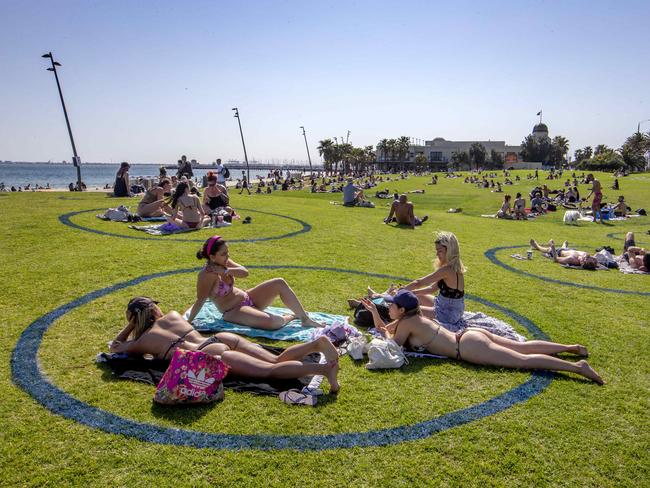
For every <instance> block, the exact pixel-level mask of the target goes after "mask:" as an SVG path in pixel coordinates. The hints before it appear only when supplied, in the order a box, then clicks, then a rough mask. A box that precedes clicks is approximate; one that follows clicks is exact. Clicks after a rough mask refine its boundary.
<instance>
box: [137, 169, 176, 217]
mask: <svg viewBox="0 0 650 488" xmlns="http://www.w3.org/2000/svg"><path fill="white" fill-rule="evenodd" d="M171 191H172V182H171V181H170V180H169V179H167V178H163V179H162V180H160V182H159V183H158V185H156V186H155V187H153V188H151V189H149V190H147V191H146V193H145V194H144V197H142V200H141V201H140V203H139V204H138V215H139V216H140V217H162V216H163V215H164V213H163V209H165V210H167V211H168V212H171V211H172V209H171V208H170V207H169V206H168V205H167V204H166V203H165V196H166V194H167V195H168V194H169V193H171Z"/></svg>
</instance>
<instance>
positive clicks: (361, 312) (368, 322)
mask: <svg viewBox="0 0 650 488" xmlns="http://www.w3.org/2000/svg"><path fill="white" fill-rule="evenodd" d="M376 305H377V311H378V312H379V316H380V317H381V318H382V320H383V321H384V323H388V322H390V314H389V313H388V307H387V306H386V305H385V304H383V303H379V304H376ZM354 325H356V326H357V327H367V328H370V327H374V326H375V321H374V320H373V318H372V313H370V311H369V310H366V308H365V307H364V306H363V304H362V303H360V304H359V305H357V308H355V309H354Z"/></svg>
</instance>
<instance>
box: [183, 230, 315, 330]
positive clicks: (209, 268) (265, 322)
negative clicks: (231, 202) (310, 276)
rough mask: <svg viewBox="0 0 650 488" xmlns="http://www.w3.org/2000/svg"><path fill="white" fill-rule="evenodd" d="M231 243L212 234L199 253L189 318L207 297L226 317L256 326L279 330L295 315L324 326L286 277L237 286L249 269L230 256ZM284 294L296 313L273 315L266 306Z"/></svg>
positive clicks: (257, 327)
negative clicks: (200, 262)
mask: <svg viewBox="0 0 650 488" xmlns="http://www.w3.org/2000/svg"><path fill="white" fill-rule="evenodd" d="M228 251H229V250H228V244H227V243H226V241H224V240H223V239H221V237H219V236H213V237H210V238H209V239H208V240H207V241H205V244H203V246H202V247H201V249H200V250H199V251H198V252H197V253H196V257H197V258H198V259H205V266H204V267H203V269H202V270H201V271H200V272H199V276H198V279H197V283H196V302H194V305H193V306H192V310H191V311H190V316H189V318H188V320H189V321H190V322H192V320H194V317H196V315H197V314H198V313H199V311H200V310H201V307H203V304H204V303H205V301H206V300H208V299H210V300H212V301H213V302H214V304H215V305H216V306H217V308H218V309H219V310H220V311H221V312H222V313H223V318H224V320H227V321H228V322H232V323H235V324H241V325H246V326H248V327H253V328H256V329H264V330H277V329H280V328H282V327H284V326H285V325H286V324H287V323H288V322H290V321H291V320H293V319H294V318H298V319H300V321H301V322H302V325H303V326H305V327H322V325H321V324H319V323H318V322H315V321H314V320H312V319H311V318H309V316H308V315H307V312H306V311H305V309H304V308H303V306H302V305H301V303H300V300H298V297H297V296H296V294H295V293H294V291H293V290H292V289H291V287H290V286H289V285H288V284H287V282H286V281H285V280H284V279H283V278H273V279H271V280H268V281H265V282H263V283H260V284H259V285H257V286H255V287H253V288H250V289H249V290H246V291H244V290H242V289H240V288H237V287H236V286H235V278H246V277H247V276H248V270H247V269H246V268H245V267H244V266H242V265H240V264H237V263H236V262H234V261H233V260H232V259H230V255H229V252H228ZM277 297H280V300H282V302H283V303H284V304H285V306H286V307H287V308H289V309H290V310H291V311H292V312H293V314H289V315H283V316H279V315H273V314H270V313H268V312H265V311H264V309H265V308H266V307H268V306H269V305H271V304H272V303H273V301H274V300H275V299H276V298H277Z"/></svg>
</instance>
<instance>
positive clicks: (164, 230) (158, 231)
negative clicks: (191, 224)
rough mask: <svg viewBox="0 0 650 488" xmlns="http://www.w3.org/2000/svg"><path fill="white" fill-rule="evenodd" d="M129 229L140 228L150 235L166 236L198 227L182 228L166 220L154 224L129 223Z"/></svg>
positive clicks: (190, 230) (191, 230)
mask: <svg viewBox="0 0 650 488" xmlns="http://www.w3.org/2000/svg"><path fill="white" fill-rule="evenodd" d="M129 229H135V230H140V231H142V232H146V233H147V234H150V235H152V236H167V235H171V234H182V233H183V232H193V231H196V230H200V229H183V228H182V227H179V226H177V225H175V224H171V223H169V222H166V223H164V224H155V225H129Z"/></svg>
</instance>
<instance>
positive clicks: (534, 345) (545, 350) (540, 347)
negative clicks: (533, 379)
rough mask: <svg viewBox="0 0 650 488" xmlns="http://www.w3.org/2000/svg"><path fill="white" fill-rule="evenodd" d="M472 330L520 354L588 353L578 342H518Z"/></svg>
mask: <svg viewBox="0 0 650 488" xmlns="http://www.w3.org/2000/svg"><path fill="white" fill-rule="evenodd" d="M472 330H473V331H477V332H480V333H482V334H485V335H486V336H487V337H488V338H489V339H490V340H491V341H492V342H494V343H495V344H499V345H500V346H503V347H507V348H508V349H512V350H513V351H517V352H520V353H521V354H559V353H562V352H569V353H572V354H576V355H578V356H584V357H587V356H588V355H589V353H588V351H587V348H586V347H585V346H582V345H580V344H571V345H568V344H558V343H556V342H550V341H540V340H533V341H526V342H519V341H513V340H512V339H506V338H505V337H501V336H498V335H496V334H493V333H492V332H489V331H487V330H485V329H479V328H472Z"/></svg>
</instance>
